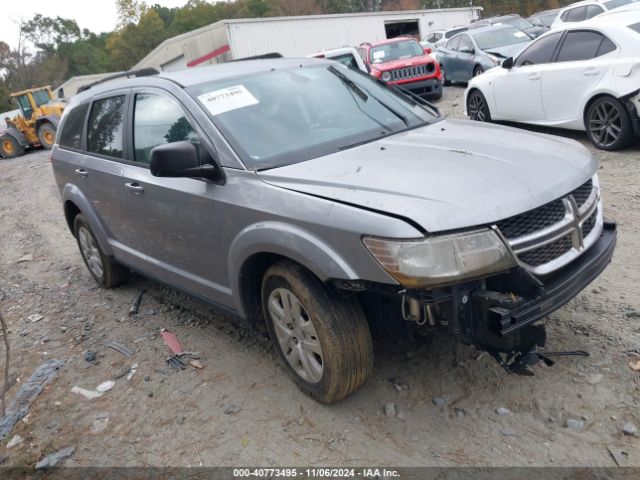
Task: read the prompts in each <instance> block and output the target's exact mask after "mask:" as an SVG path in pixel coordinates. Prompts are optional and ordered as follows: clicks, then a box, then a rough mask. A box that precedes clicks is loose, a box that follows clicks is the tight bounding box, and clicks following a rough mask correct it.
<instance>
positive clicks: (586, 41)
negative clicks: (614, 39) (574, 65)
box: [557, 30, 615, 62]
mask: <svg viewBox="0 0 640 480" xmlns="http://www.w3.org/2000/svg"><path fill="white" fill-rule="evenodd" d="M605 39H606V40H608V41H609V42H610V40H609V39H607V38H606V37H604V36H603V35H602V34H600V33H598V32H594V31H589V30H579V31H572V32H569V33H567V36H566V37H565V39H564V43H563V44H562V47H560V52H559V53H558V59H557V61H558V62H575V61H580V60H590V59H592V58H596V57H597V56H598V55H599V50H600V45H601V44H602V43H603V41H604V40H605ZM609 48H610V47H609ZM606 49H607V48H606V47H605V48H604V50H603V52H606ZM614 50H615V45H614ZM609 51H611V50H609ZM606 53H608V52H606ZM603 54H604V53H601V54H600V55H603Z"/></svg>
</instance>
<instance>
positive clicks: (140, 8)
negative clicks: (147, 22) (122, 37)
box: [116, 0, 148, 28]
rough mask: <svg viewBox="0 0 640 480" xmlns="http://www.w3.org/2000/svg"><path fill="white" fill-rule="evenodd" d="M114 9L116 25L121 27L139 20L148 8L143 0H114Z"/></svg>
mask: <svg viewBox="0 0 640 480" xmlns="http://www.w3.org/2000/svg"><path fill="white" fill-rule="evenodd" d="M116 9H117V10H118V27H119V28H123V27H126V26H127V25H135V24H137V23H138V22H140V20H141V19H142V16H143V15H144V14H145V12H146V11H147V9H148V8H147V4H146V3H145V2H144V0H116Z"/></svg>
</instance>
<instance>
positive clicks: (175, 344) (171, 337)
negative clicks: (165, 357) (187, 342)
mask: <svg viewBox="0 0 640 480" xmlns="http://www.w3.org/2000/svg"><path fill="white" fill-rule="evenodd" d="M160 335H162V339H163V340H164V344H165V345H166V346H167V347H169V349H170V350H171V351H172V352H173V353H174V354H176V355H180V354H182V353H183V348H182V345H181V344H180V342H179V341H178V337H177V336H176V334H175V333H172V332H169V331H167V330H162V331H161V332H160Z"/></svg>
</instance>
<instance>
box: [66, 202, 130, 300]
mask: <svg viewBox="0 0 640 480" xmlns="http://www.w3.org/2000/svg"><path fill="white" fill-rule="evenodd" d="M73 226H74V229H73V230H74V232H75V235H76V239H77V241H78V247H80V254H81V255H82V259H83V260H84V263H85V265H86V266H87V268H88V269H89V273H91V276H92V277H93V278H94V279H95V280H96V282H98V283H99V284H100V286H102V287H104V288H112V287H115V286H117V285H120V284H121V283H122V282H124V281H125V280H126V279H127V277H128V276H129V270H127V269H126V268H125V267H123V266H122V265H120V264H118V263H116V262H115V261H113V260H111V259H110V258H109V257H107V256H106V255H105V254H104V252H103V251H102V249H101V248H100V245H99V244H98V241H97V240H96V237H95V235H94V234H93V231H92V230H91V227H90V226H89V223H88V222H87V220H86V219H85V218H84V216H83V215H82V214H78V215H76V218H75V220H74V222H73Z"/></svg>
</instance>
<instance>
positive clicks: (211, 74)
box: [72, 58, 333, 104]
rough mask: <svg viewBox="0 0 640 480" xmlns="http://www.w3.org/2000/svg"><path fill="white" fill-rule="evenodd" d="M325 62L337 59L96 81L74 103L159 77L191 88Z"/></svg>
mask: <svg viewBox="0 0 640 480" xmlns="http://www.w3.org/2000/svg"><path fill="white" fill-rule="evenodd" d="M322 63H326V64H330V63H333V62H331V61H330V60H324V59H321V58H269V59H259V60H241V61H234V62H227V63H220V64H217V65H211V66H206V67H197V68H187V69H185V70H178V71H175V72H160V73H158V74H157V75H150V76H144V77H136V78H122V79H117V80H109V81H107V82H104V83H99V84H97V85H94V86H93V87H91V88H90V89H88V90H86V91H84V92H82V93H79V94H78V95H76V96H75V97H74V98H73V101H72V103H73V104H76V103H81V102H83V101H85V100H87V99H90V98H92V97H94V96H96V95H100V94H102V93H105V92H109V91H112V90H118V89H123V88H132V87H144V86H157V85H158V84H159V81H160V83H162V80H165V81H168V82H171V83H173V84H177V85H179V86H180V87H183V88H188V87H190V86H193V85H198V84H200V83H205V82H211V81H216V80H223V79H225V78H234V77H238V76H242V75H250V74H254V73H260V72H266V71H270V70H273V69H287V68H295V67H305V66H317V65H320V64H322ZM132 73H133V72H132Z"/></svg>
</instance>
